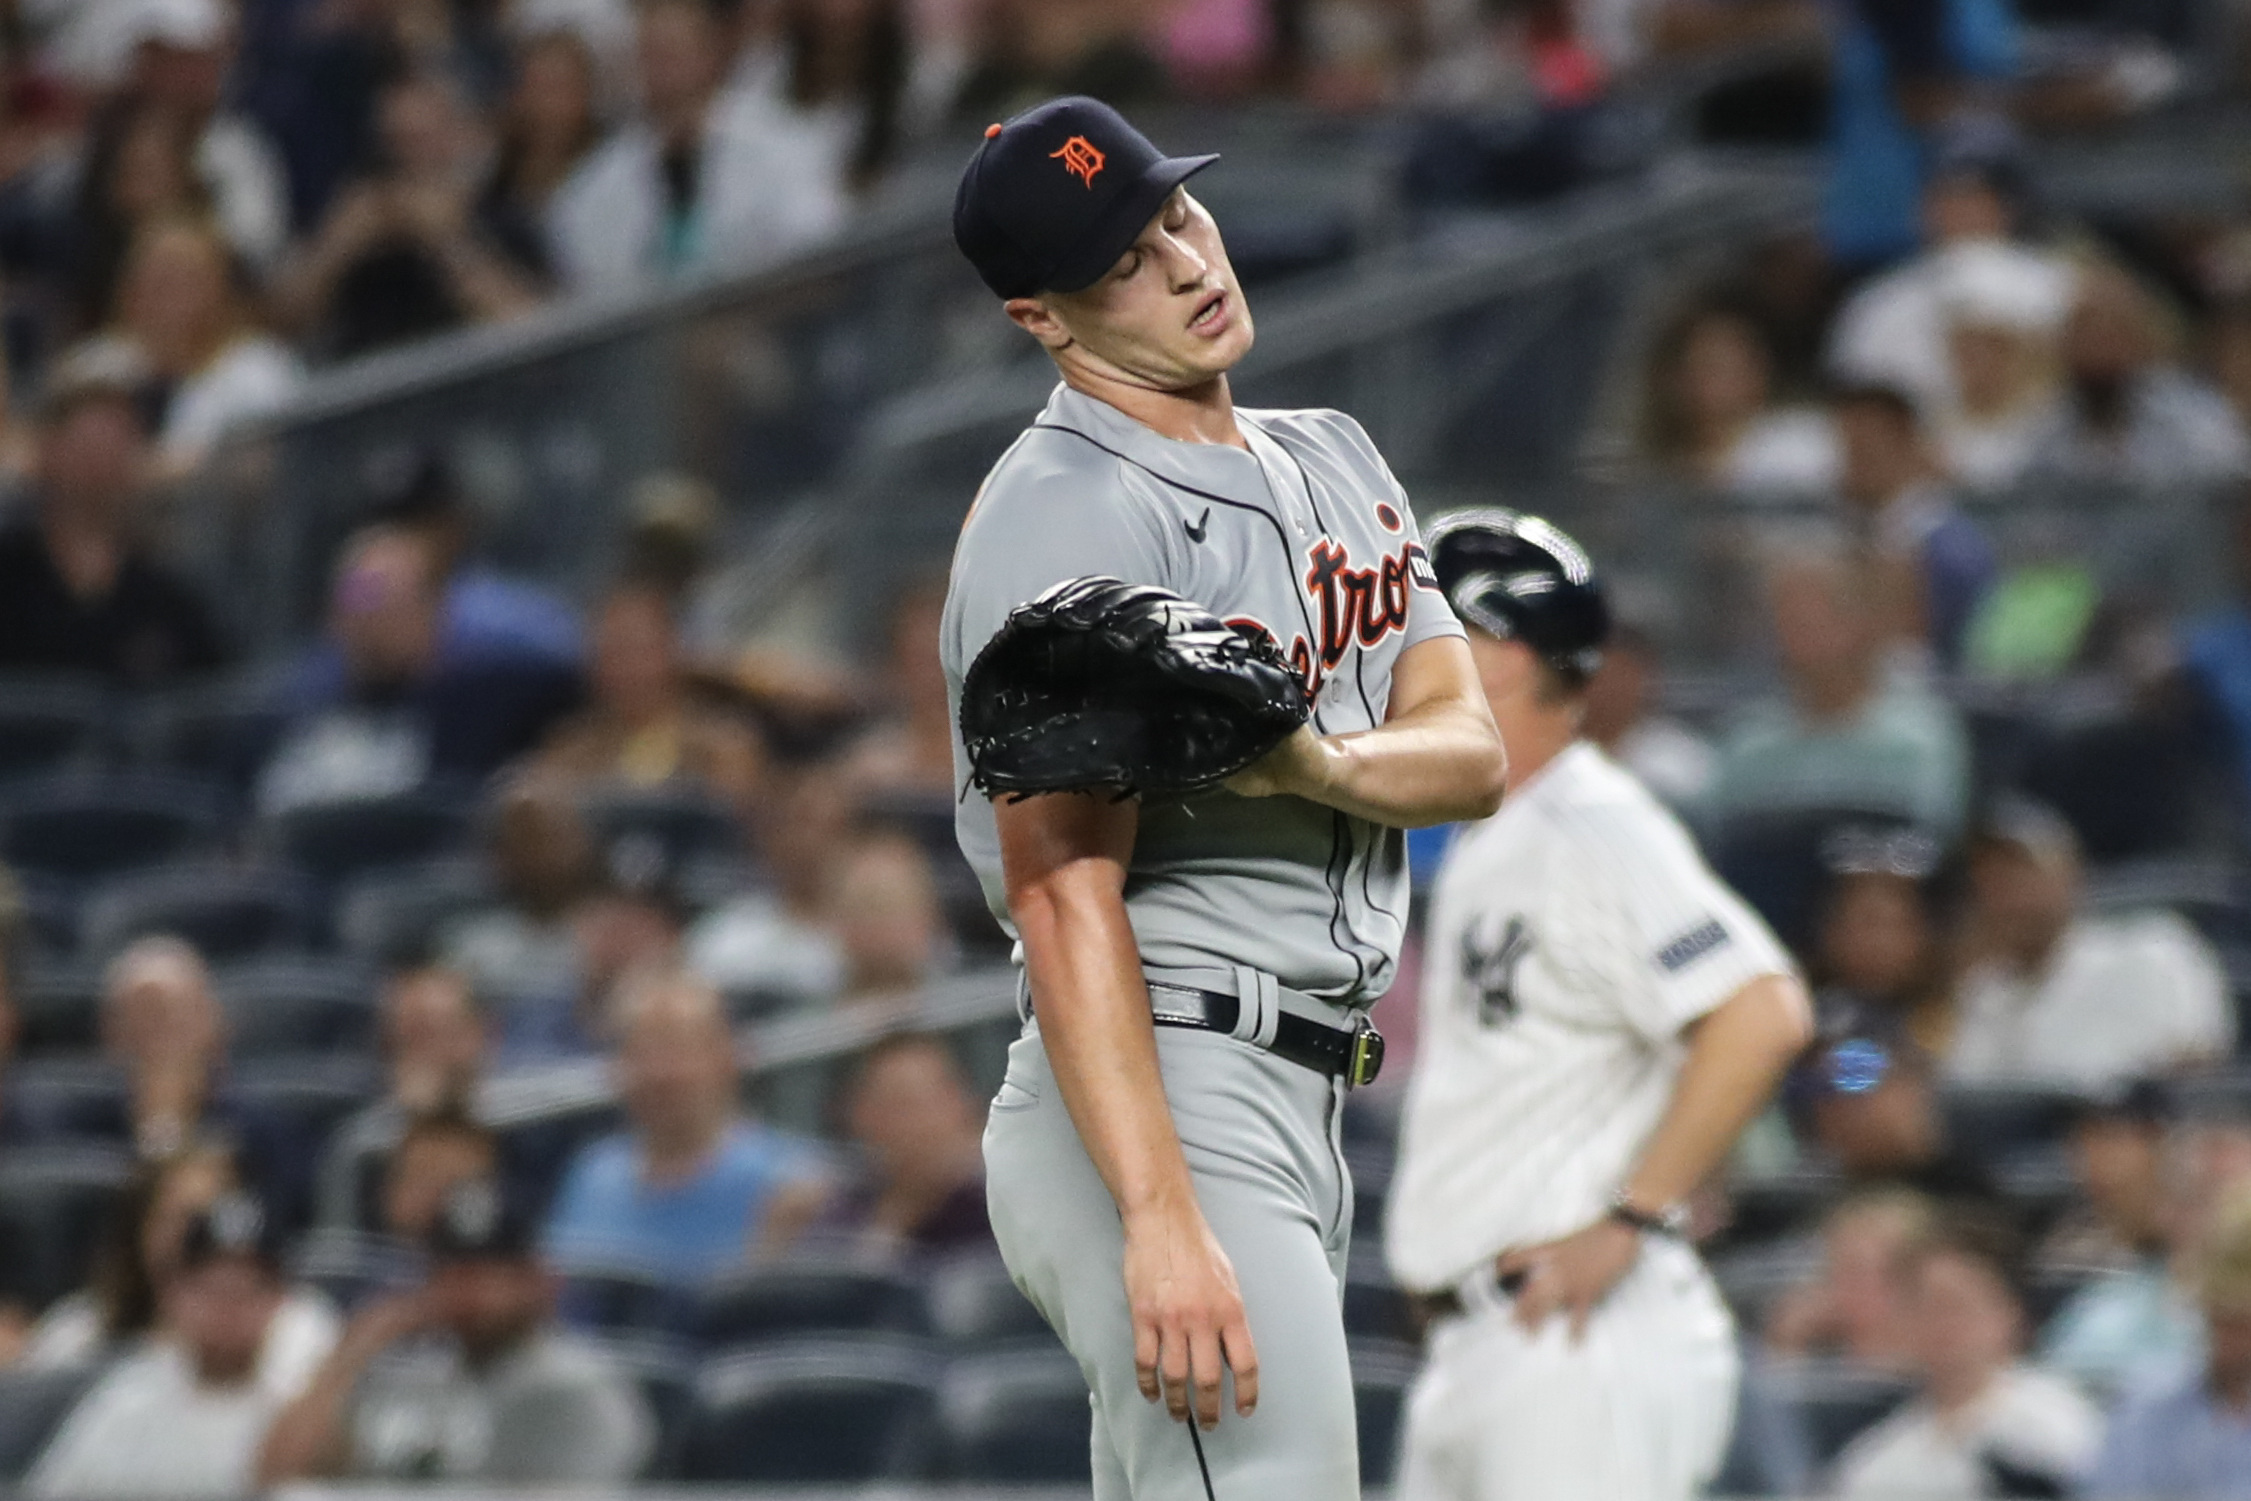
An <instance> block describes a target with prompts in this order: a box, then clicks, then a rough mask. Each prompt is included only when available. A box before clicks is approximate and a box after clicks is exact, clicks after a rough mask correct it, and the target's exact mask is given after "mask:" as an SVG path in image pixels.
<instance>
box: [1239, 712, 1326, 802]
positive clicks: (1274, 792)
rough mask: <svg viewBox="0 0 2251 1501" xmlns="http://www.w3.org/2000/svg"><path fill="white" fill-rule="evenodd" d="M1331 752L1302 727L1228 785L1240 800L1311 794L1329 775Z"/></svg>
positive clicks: (1316, 737)
mask: <svg viewBox="0 0 2251 1501" xmlns="http://www.w3.org/2000/svg"><path fill="white" fill-rule="evenodd" d="M1328 757H1329V748H1328V746H1327V744H1326V743H1325V742H1323V741H1322V739H1321V737H1320V736H1319V735H1316V734H1314V733H1313V727H1312V726H1311V725H1303V724H1301V725H1299V726H1298V727H1297V728H1296V729H1295V730H1292V731H1291V732H1290V738H1289V739H1287V740H1285V741H1283V742H1282V743H1281V744H1280V745H1277V746H1275V747H1274V748H1273V749H1272V750H1270V751H1268V752H1267V753H1266V754H1265V755H1263V756H1261V757H1259V758H1258V759H1257V760H1256V761H1253V762H1252V763H1251V764H1250V765H1248V766H1246V767H1244V768H1243V769H1242V770H1241V771H1238V772H1236V773H1235V774H1234V775H1233V776H1231V777H1229V778H1228V779H1227V780H1226V782H1225V783H1224V784H1222V785H1224V786H1225V787H1226V788H1227V790H1228V791H1229V792H1232V793H1234V794H1235V795H1236V796H1238V797H1278V796H1280V795H1282V794H1284V793H1296V794H1298V795H1299V796H1304V795H1307V794H1309V793H1310V792H1311V791H1312V790H1313V789H1314V788H1317V787H1320V786H1321V785H1323V783H1324V782H1325V780H1326V779H1327V777H1328V774H1329V762H1328Z"/></svg>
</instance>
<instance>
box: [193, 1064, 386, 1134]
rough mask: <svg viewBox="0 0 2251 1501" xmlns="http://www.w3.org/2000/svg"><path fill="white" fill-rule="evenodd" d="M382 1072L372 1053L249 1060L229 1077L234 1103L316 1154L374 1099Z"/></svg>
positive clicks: (380, 1084)
mask: <svg viewBox="0 0 2251 1501" xmlns="http://www.w3.org/2000/svg"><path fill="white" fill-rule="evenodd" d="M382 1083H383V1080H382V1073H381V1070H380V1068H379V1066H378V1065H377V1063H376V1061H375V1058H374V1056H373V1055H372V1053H370V1052H366V1051H362V1052H359V1053H310V1054H305V1055H302V1056H286V1055H277V1056H273V1057H264V1058H253V1059H246V1060H245V1061H243V1062H241V1063H239V1064H237V1065H235V1067H234V1069H233V1071H232V1072H231V1073H229V1074H228V1076H227V1081H226V1092H227V1097H228V1099H230V1100H232V1101H233V1102H234V1103H236V1104H237V1105H239V1106H241V1107H242V1108H243V1109H245V1110H247V1111H254V1112H256V1113H257V1114H258V1115H259V1116H261V1117H262V1118H264V1119H266V1120H268V1121H271V1122H273V1123H275V1124H277V1125H279V1126H281V1127H283V1128H284V1129H286V1130H288V1131H290V1132H291V1133H292V1134H293V1135H295V1136H297V1137H298V1138H299V1139H301V1140H302V1141H304V1142H305V1143H306V1144H307V1145H308V1146H309V1147H311V1148H313V1149H314V1150H315V1151H316V1152H317V1151H318V1149H319V1148H320V1147H321V1146H323V1145H324V1144H325V1143H326V1142H327V1141H328V1138H329V1136H330V1135H331V1134H333V1133H334V1131H335V1130H336V1128H337V1127H338V1126H340V1125H342V1124H343V1123H344V1121H345V1119H346V1118H347V1117H349V1116H350V1115H352V1114H353V1113H354V1112H355V1111H357V1110H359V1109H360V1108H361V1107H363V1106H364V1105H366V1104H367V1103H368V1102H369V1101H370V1100H372V1099H374V1098H375V1096H376V1094H377V1092H378V1091H379V1090H380V1089H381V1088H382Z"/></svg>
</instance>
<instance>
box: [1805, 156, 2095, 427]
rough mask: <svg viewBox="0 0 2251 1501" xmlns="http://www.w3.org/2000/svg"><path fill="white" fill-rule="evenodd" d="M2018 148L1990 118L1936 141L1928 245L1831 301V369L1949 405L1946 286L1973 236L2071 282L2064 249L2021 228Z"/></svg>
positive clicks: (1929, 407) (1925, 407)
mask: <svg viewBox="0 0 2251 1501" xmlns="http://www.w3.org/2000/svg"><path fill="white" fill-rule="evenodd" d="M2023 155H2024V150H2023V144H2022V142H2020V141H2019V140H2018V139H2017V138H2016V137H2015V135H2014V133H2013V132H2011V131H2009V130H2008V129H2007V128H2006V127H2005V126H2002V125H2000V124H1998V123H1997V122H1994V121H1988V120H1980V121H1975V122H1969V123H1967V124H1965V125H1964V126H1962V127H1960V128H1959V129H1958V130H1957V132H1956V134H1955V136H1954V138H1953V139H1951V140H1948V141H1946V142H1945V143H1943V144H1942V145H1941V146H1940V148H1939V151H1938V155H1937V159H1936V161H1935V162H1934V164H1933V166H1932V170H1931V176H1930V179H1929V182H1928V185H1927V186H1926V187H1925V188H1924V189H1923V240H1924V248H1923V249H1922V250H1921V251H1920V252H1919V253H1918V254H1916V255H1914V256H1913V257H1911V258H1909V259H1908V260H1906V261H1905V262H1903V263H1901V264H1900V265H1898V266H1896V267H1894V268H1893V269H1892V270H1890V271H1887V272H1885V273H1884V274H1883V275H1881V276H1878V277H1875V278H1873V279H1872V280H1870V281H1868V282H1867V283H1866V284H1864V285H1863V286H1861V287H1860V288H1859V289H1858V290H1857V291H1855V292H1854V293H1853V294H1852V295H1851V296H1850V297H1849V298H1847V299H1846V300H1845V303H1844V306H1843V307H1841V308H1839V309H1838V310H1837V317H1836V321H1835V323H1834V324H1833V325H1832V328H1831V332H1830V336H1829V346H1828V350H1827V353H1826V356H1825V363H1826V364H1827V366H1828V368H1829V371H1830V373H1831V374H1832V375H1833V376H1834V377H1835V378H1837V379H1838V380H1841V381H1844V382H1847V383H1851V384H1856V385H1859V384H1868V385H1884V386H1892V387H1895V388H1896V389H1898V390H1900V391H1902V392H1904V393H1905V394H1906V395H1907V396H1908V397H1909V398H1911V399H1912V400H1913V401H1914V403H1915V405H1916V406H1917V407H1918V408H1919V409H1920V410H1922V411H1923V412H1925V413H1929V414H1933V415H1936V414H1938V413H1942V412H1947V411H1951V410H1953V409H1954V408H1955V406H1956V405H1957V398H1956V393H1955V387H1954V373H1953V360H1952V358H1951V357H1950V352H1949V350H1948V348H1947V318H1946V309H1945V305H1944V301H1943V297H1942V291H1943V288H1944V286H1945V284H1946V280H1947V277H1948V275H1949V274H1950V273H1949V264H1950V262H1951V260H1952V259H1953V258H1954V257H1955V256H1956V254H1957V253H1958V252H1960V251H1962V250H1964V249H1966V248H1968V247H1973V246H1974V247H1979V248H1978V249H1977V250H1976V251H1975V252H1973V253H1975V254H1979V255H1988V254H1990V253H1991V252H1993V251H1996V250H1998V251H2000V252H2002V253H2003V254H2005V255H2007V256H2009V257H2010V258H2011V260H2012V262H2013V264H2014V266H2015V268H2016V275H2017V276H2018V277H2020V278H2021V279H2022V280H2023V281H2024V282H2025V283H2026V284H2027V285H2032V284H2036V283H2039V282H2042V281H2046V282H2048V283H2050V284H2051V285H2052V286H2053V287H2056V288H2063V287H2066V286H2067V285H2068V282H2069V277H2070V272H2069V270H2068V268H2067V267H2066V265H2065V263H2064V262H2063V260H2062V258H2061V257H2059V256H2055V255H2052V254H2050V253H2048V252H2047V251H2044V250H2040V249H2036V248H2034V247H2032V246H2029V245H2026V244H2024V243H2022V242H2021V241H2020V240H2019V239H2018V238H2017V235H2018V231H2019V228H2020V225H2019V220H2020V219H2021V218H2022V203H2023V198H2024V194H2025V191H2026V186H2025V182H2024V160H2023ZM2055 295H2058V296H2062V295H2067V294H2066V293H2064V292H2062V291H2057V292H2056V293H2055Z"/></svg>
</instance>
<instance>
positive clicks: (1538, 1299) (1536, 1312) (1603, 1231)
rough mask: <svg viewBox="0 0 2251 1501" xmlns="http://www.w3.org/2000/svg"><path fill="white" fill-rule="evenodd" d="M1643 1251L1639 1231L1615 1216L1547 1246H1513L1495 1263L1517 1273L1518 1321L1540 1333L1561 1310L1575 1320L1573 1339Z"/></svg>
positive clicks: (1501, 1271)
mask: <svg viewBox="0 0 2251 1501" xmlns="http://www.w3.org/2000/svg"><path fill="white" fill-rule="evenodd" d="M1640 1255H1641V1232H1640V1231H1639V1230H1636V1229H1635V1228H1634V1227H1633V1226H1631V1225H1628V1224H1625V1223H1623V1222H1622V1221H1619V1220H1615V1219H1609V1218H1604V1219H1599V1220H1596V1221H1595V1222H1594V1223H1593V1224H1591V1225H1589V1226H1587V1228H1586V1229H1584V1230H1581V1231H1578V1232H1577V1233H1576V1234H1572V1235H1566V1236H1565V1237H1563V1239H1561V1240H1551V1241H1549V1242H1547V1243H1546V1244H1545V1245H1538V1246H1526V1247H1525V1248H1523V1249H1522V1250H1517V1251H1510V1252H1508V1253H1507V1254H1506V1255H1504V1256H1502V1257H1501V1259H1500V1260H1499V1261H1498V1262H1496V1263H1495V1265H1494V1270H1495V1272H1496V1273H1497V1274H1498V1275H1499V1276H1500V1277H1502V1278H1504V1279H1506V1278H1510V1277H1514V1278H1518V1279H1520V1284H1519V1286H1518V1287H1517V1290H1516V1300H1515V1305H1516V1322H1517V1323H1518V1324H1519V1325H1521V1326H1522V1327H1523V1329H1524V1331H1525V1333H1527V1334H1537V1333H1539V1331H1540V1328H1541V1326H1542V1325H1544V1324H1546V1323H1547V1321H1548V1320H1549V1318H1551V1317H1553V1316H1554V1315H1555V1314H1558V1313H1561V1314H1565V1315H1568V1316H1569V1318H1570V1320H1571V1338H1572V1339H1574V1340H1576V1339H1578V1338H1579V1336H1580V1335H1582V1334H1584V1333H1585V1332H1586V1328H1587V1320H1588V1319H1589V1318H1591V1317H1593V1315H1594V1310H1595V1307H1596V1305H1597V1304H1599V1303H1601V1302H1602V1300H1603V1299H1604V1298H1605V1297H1606V1296H1608V1295H1609V1292H1610V1289H1612V1288H1613V1287H1616V1286H1617V1285H1618V1280H1619V1279H1620V1278H1621V1277H1624V1276H1625V1275H1626V1273H1627V1272H1629V1271H1631V1270H1632V1269H1633V1264H1634V1261H1635V1259H1636V1258H1638V1257H1639V1256H1640Z"/></svg>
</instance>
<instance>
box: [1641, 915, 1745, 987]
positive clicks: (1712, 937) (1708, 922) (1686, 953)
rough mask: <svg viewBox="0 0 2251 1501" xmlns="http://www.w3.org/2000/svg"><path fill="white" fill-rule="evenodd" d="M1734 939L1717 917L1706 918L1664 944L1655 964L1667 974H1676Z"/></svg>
mask: <svg viewBox="0 0 2251 1501" xmlns="http://www.w3.org/2000/svg"><path fill="white" fill-rule="evenodd" d="M1734 941H1735V935H1734V934H1732V933H1730V932H1728V931H1727V926H1726V924H1724V923H1722V922H1721V921H1720V920H1719V919H1718V918H1716V917H1712V918H1706V919H1705V920H1704V921H1703V922H1701V923H1698V924H1697V925H1696V926H1695V927H1693V928H1690V929H1689V930H1688V931H1687V932H1685V933H1683V934H1681V935H1680V937H1678V938H1676V939H1674V940H1673V941H1672V942H1671V943H1668V944H1666V945H1665V946H1664V947H1663V948H1661V949H1659V950H1658V951H1657V966H1658V968H1660V969H1662V970H1664V971H1665V973H1667V974H1678V973H1680V972H1681V971H1682V970H1684V969H1686V968H1688V966H1690V965H1691V964H1694V963H1695V962H1696V961H1697V960H1699V959H1701V958H1703V957H1704V956H1705V955H1706V954H1709V953H1711V952H1712V951H1713V950H1714V949H1722V948H1725V947H1727V945H1728V944H1730V943H1732V942H1734Z"/></svg>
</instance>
